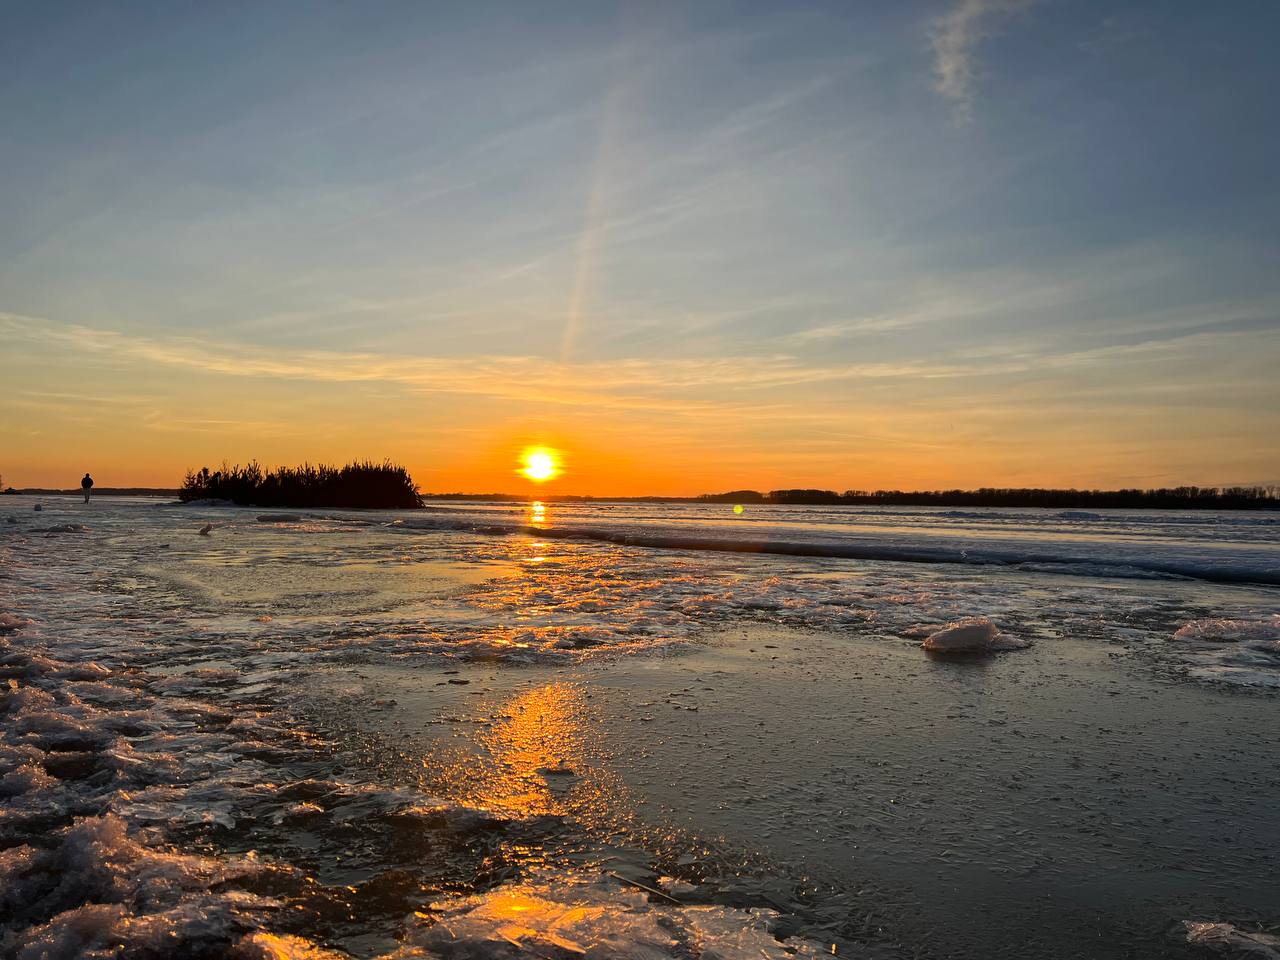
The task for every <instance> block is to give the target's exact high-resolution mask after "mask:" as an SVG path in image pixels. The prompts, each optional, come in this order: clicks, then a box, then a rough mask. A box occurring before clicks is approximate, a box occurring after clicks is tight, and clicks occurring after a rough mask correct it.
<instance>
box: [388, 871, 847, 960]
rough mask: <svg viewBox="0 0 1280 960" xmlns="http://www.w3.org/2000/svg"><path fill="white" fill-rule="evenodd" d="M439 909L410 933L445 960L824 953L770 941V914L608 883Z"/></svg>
mask: <svg viewBox="0 0 1280 960" xmlns="http://www.w3.org/2000/svg"><path fill="white" fill-rule="evenodd" d="M436 908H437V909H439V910H441V911H442V912H443V914H444V915H443V916H442V917H440V918H439V922H437V923H435V924H433V925H432V926H430V927H425V928H422V929H419V930H416V931H413V932H412V933H411V934H410V936H409V942H410V943H411V944H412V946H414V947H420V948H425V949H426V951H427V952H428V954H429V955H431V956H434V957H440V958H448V960H480V958H485V960H515V958H522V960H523V958H527V957H554V958H556V960H575V958H582V960H605V958H609V960H668V958H674V957H694V958H701V960H747V958H750V960H761V958H764V960H773V958H777V960H782V958H784V957H802V958H803V957H812V958H816V957H819V956H822V955H823V954H824V951H822V950H821V949H820V948H819V947H818V946H817V945H816V944H813V943H809V942H807V941H802V940H798V939H794V938H793V939H789V940H785V941H782V940H779V939H778V938H777V937H775V936H774V935H773V933H772V929H773V926H774V924H775V922H776V920H777V914H776V913H775V912H774V911H772V910H767V909H762V908H755V909H751V910H735V909H732V908H729V907H721V906H696V907H681V906H676V905H672V904H666V903H655V902H651V901H650V900H649V899H648V898H647V897H646V895H645V894H644V893H642V892H640V891H639V890H635V889H632V888H630V887H626V886H623V885H622V884H621V883H619V882H618V881H617V880H616V879H614V878H610V877H608V876H600V877H594V876H588V875H569V876H563V875H560V876H551V875H547V876H544V877H542V878H535V879H533V880H530V881H528V882H525V883H519V884H506V885H504V886H501V887H498V888H496V889H494V890H490V891H489V892H487V893H484V894H480V895H477V896H472V897H463V898H460V899H459V900H457V901H453V902H451V903H447V904H443V905H437V907H436Z"/></svg>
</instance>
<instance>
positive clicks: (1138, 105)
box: [0, 0, 1280, 493]
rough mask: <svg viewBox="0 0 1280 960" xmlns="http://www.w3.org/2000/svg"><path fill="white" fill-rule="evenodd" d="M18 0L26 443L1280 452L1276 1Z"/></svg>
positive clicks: (887, 472)
mask: <svg viewBox="0 0 1280 960" xmlns="http://www.w3.org/2000/svg"><path fill="white" fill-rule="evenodd" d="M4 16H5V21H6V29H5V30H4V32H3V35H2V36H0V76H3V82H2V83H0V124H2V126H0V129H3V133H4V146H5V149H4V154H5V168H4V174H3V177H2V178H0V221H2V222H3V223H4V224H5V229H4V230H3V231H0V336H2V337H3V342H4V343H5V344H6V347H5V350H4V354H5V356H0V376H3V377H4V379H5V380H6V381H7V382H8V383H9V385H10V386H9V388H8V389H7V390H6V391H5V394H4V396H3V397H0V413H3V414H4V417H3V419H4V421H5V422H6V423H7V426H5V425H0V431H2V432H0V440H3V441H4V443H5V446H6V447H7V448H8V449H9V450H10V451H12V452H11V453H9V454H8V462H7V463H5V462H0V472H4V473H5V474H6V476H10V477H13V476H15V475H21V476H22V477H24V478H29V480H30V482H52V481H53V480H54V479H55V478H56V477H60V476H61V474H62V472H65V471H67V470H71V471H72V472H75V470H76V469H79V464H80V462H81V461H82V460H83V459H85V458H86V457H90V458H97V460H99V461H101V460H103V459H104V458H106V460H107V461H109V462H113V463H114V460H113V458H115V459H119V458H118V457H116V454H115V453H113V451H118V450H120V449H121V444H122V443H123V444H124V449H126V450H127V451H128V452H129V456H128V458H126V459H125V460H123V461H121V462H120V463H119V464H116V465H114V466H113V469H115V470H116V472H117V473H118V474H119V475H120V476H121V477H122V478H123V477H124V476H125V475H126V474H127V475H128V477H129V479H130V481H131V482H143V481H144V480H148V479H150V480H153V481H154V482H161V481H162V480H163V479H164V476H163V475H165V474H166V471H167V472H172V471H173V469H174V464H173V463H170V462H169V460H171V459H173V458H174V457H176V458H177V459H178V460H181V461H182V462H180V463H177V464H176V466H177V467H178V468H179V469H181V468H185V467H186V466H190V465H195V461H197V460H200V461H202V462H203V461H215V460H220V459H221V458H222V457H224V456H230V457H231V458H232V459H237V458H239V459H244V458H247V457H250V456H257V457H259V458H261V459H264V460H268V461H278V460H287V459H290V458H300V457H305V456H310V457H313V458H315V457H317V456H323V455H328V454H329V453H331V452H332V454H333V455H334V456H339V457H341V456H343V455H346V451H348V450H349V451H350V453H351V454H369V455H382V454H383V453H390V454H392V455H394V456H397V457H400V458H402V459H405V460H407V461H409V462H410V463H411V465H413V464H417V465H419V467H420V472H422V473H423V474H424V475H427V476H428V477H431V476H434V477H435V478H436V480H437V481H438V482H432V481H431V480H430V479H428V482H427V484H426V485H427V486H429V487H432V488H433V489H442V488H444V489H448V488H456V486H451V483H453V484H456V485H463V484H466V485H468V486H474V485H475V484H481V485H483V486H484V487H485V488H486V489H492V488H502V484H501V482H500V481H501V479H502V477H503V476H504V473H503V471H505V470H506V469H507V466H506V459H504V458H507V457H508V448H510V447H511V446H512V445H514V444H517V443H519V442H525V441H544V440H545V441H548V442H553V443H557V444H560V445H562V446H564V447H565V448H566V450H567V451H570V452H571V451H575V450H576V451H579V456H578V461H579V468H578V470H577V473H576V477H577V482H578V485H579V486H580V487H582V488H583V489H588V488H589V489H590V490H591V491H592V492H618V493H626V492H648V491H649V490H651V489H652V490H655V491H660V492H689V493H696V492H700V491H701V490H702V489H704V488H708V487H707V485H708V484H709V485H710V487H712V488H713V487H715V486H717V485H725V486H734V485H740V484H741V483H748V484H750V485H757V486H775V485H781V484H783V483H786V482H788V481H791V482H797V483H800V482H803V483H819V484H822V485H831V486H836V487H844V486H867V485H870V486H877V485H898V484H901V485H904V486H917V485H922V486H934V485H952V484H957V485H969V484H978V483H988V482H989V483H1011V484H1023V483H1026V484H1033V483H1034V484H1050V483H1070V484H1078V485H1099V484H1100V485H1111V484H1137V485H1147V484H1157V483H1166V482H1182V481H1191V482H1205V483H1221V482H1255V481H1260V482H1275V481H1277V480H1280V446H1278V443H1277V441H1276V439H1275V438H1276V436H1278V435H1280V413H1278V412H1277V411H1278V410H1280V402H1278V401H1280V391H1278V389H1277V387H1276V379H1277V378H1276V377H1275V376H1274V374H1273V370H1274V369H1275V365H1276V362H1277V360H1280V337H1278V336H1277V327H1278V326H1280V281H1278V280H1277V276H1276V274H1277V271H1276V264H1277V263H1280V237H1278V236H1277V229H1276V226H1275V225H1276V223H1277V222H1280V217H1278V216H1277V215H1278V214H1280V173H1278V172H1277V171H1280V125H1277V124H1276V123H1275V107H1274V96H1275V93H1274V91H1275V90H1276V89H1280V82H1278V81H1280V68H1277V67H1276V66H1275V57H1274V55H1273V50H1272V49H1271V48H1272V46H1273V40H1274V37H1275V36H1276V35H1277V29H1278V28H1280V6H1276V5H1273V4H1266V3H1238V4H1233V3H1224V4H1204V3H1132V4H1114V3H1087V2H1080V3H1073V2H1066V0H1061V2H1052V0H1043V2H1031V0H1026V2H1016V0H948V2H937V3H919V4H912V3H902V4H897V3H894V4H857V3H830V4H823V3H795V4H773V3H759V4H751V3H733V4H728V3H698V4H661V3H643V4H630V5H615V4H608V3H536V4H529V3H508V4H502V3H477V4H466V5H448V6H446V5H442V4H425V3H366V4H324V3H308V4H293V3H284V2H276V3H271V4H248V3H245V4H236V3H226V4H217V5H175V4H160V3H156V4H143V3H135V4H119V5H100V4H84V5H75V4H57V5H54V4H8V5H5V7H4ZM407 410H413V411H415V412H414V413H413V414H412V415H410V414H408V413H406V411H407ZM182 424H185V429H179V426H180V425H182ZM620 438H625V440H623V439H620ZM187 461H191V462H187ZM721 478H723V480H724V483H723V484H717V483H716V481H717V480H719V479H721ZM572 479H573V473H572V472H571V475H570V477H569V478H568V479H567V480H566V482H569V481H570V480H572Z"/></svg>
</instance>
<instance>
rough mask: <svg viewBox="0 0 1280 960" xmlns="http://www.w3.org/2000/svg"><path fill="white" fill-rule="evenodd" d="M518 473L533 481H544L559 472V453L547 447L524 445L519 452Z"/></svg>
mask: <svg viewBox="0 0 1280 960" xmlns="http://www.w3.org/2000/svg"><path fill="white" fill-rule="evenodd" d="M520 463H521V464H523V466H522V467H521V468H520V470H519V471H517V472H518V473H520V474H521V475H522V476H525V477H527V478H528V479H530V480H532V481H533V482H534V483H545V482H546V481H548V480H550V479H552V478H553V477H556V476H558V475H559V473H560V458H559V454H558V453H557V452H556V451H555V450H552V449H550V448H549V447H526V448H525V450H524V452H523V453H521V454H520Z"/></svg>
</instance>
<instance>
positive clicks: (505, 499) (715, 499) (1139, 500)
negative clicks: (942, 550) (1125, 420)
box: [4, 487, 1280, 510]
mask: <svg viewBox="0 0 1280 960" xmlns="http://www.w3.org/2000/svg"><path fill="white" fill-rule="evenodd" d="M82 492H83V491H81V490H80V489H79V488H71V489H66V490H55V489H47V488H44V487H27V488H24V489H18V490H15V489H13V488H12V487H10V488H9V489H7V490H5V491H4V493H5V494H21V495H24V496H42V497H52V496H68V497H70V496H75V497H78V496H80V495H81V494H82ZM180 493H181V491H179V490H178V489H177V488H174V487H95V488H94V491H93V495H94V496H95V497H97V496H111V497H172V498H173V499H175V500H176V499H178V498H179V496H180ZM419 496H420V497H421V499H422V500H423V501H432V500H458V501H466V502H479V503H484V502H488V503H526V502H532V501H540V502H543V503H726V504H734V505H737V504H742V505H752V506H882V507H883V506H898V507H1031V508H1037V507H1038V508H1042V509H1047V510H1081V509H1095V510H1107V509H1124V510H1280V487H1225V488H1213V487H1170V488H1161V489H1155V490H1042V489H1035V488H1026V489H1023V488H983V489H978V490H915V491H903V490H877V491H873V492H867V491H846V492H844V493H836V492H835V491H832V490H808V489H801V490H771V491H768V492H761V491H759V490H733V491H730V492H728V493H705V494H702V495H700V496H696V497H659V496H652V497H593V496H589V495H586V494H564V493H560V494H556V493H546V494H539V493H423V494H420V495H419ZM249 505H252V506H267V505H268V504H249Z"/></svg>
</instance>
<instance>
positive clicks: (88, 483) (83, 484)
mask: <svg viewBox="0 0 1280 960" xmlns="http://www.w3.org/2000/svg"><path fill="white" fill-rule="evenodd" d="M80 489H81V490H83V491H84V502H85V503H88V502H89V491H90V490H92V489H93V477H91V476H89V475H88V474H87V473H86V474H85V475H84V479H83V480H81V481H80Z"/></svg>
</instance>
